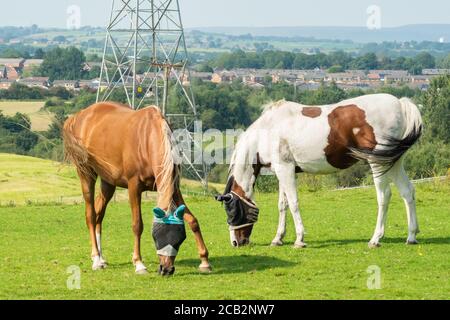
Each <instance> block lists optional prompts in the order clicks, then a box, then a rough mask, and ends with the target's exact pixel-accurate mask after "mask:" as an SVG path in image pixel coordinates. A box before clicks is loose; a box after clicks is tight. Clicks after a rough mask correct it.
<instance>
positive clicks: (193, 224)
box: [184, 212, 212, 272]
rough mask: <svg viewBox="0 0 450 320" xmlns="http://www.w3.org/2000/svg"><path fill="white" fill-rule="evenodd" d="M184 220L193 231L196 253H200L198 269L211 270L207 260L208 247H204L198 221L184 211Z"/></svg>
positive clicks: (201, 270) (202, 270)
mask: <svg viewBox="0 0 450 320" xmlns="http://www.w3.org/2000/svg"><path fill="white" fill-rule="evenodd" d="M184 220H185V221H186V222H187V223H188V224H189V227H190V228H191V230H192V232H193V233H194V237H195V242H196V244H197V249H198V253H199V255H200V261H201V263H200V266H199V267H198V268H199V271H200V272H211V270H212V268H211V265H210V264H209V260H208V256H209V253H208V249H207V248H206V244H205V241H204V240H203V235H202V232H201V231H200V224H199V223H198V220H197V218H196V217H194V215H193V214H192V213H190V212H186V213H185V214H184Z"/></svg>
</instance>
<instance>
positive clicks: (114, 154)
mask: <svg viewBox="0 0 450 320" xmlns="http://www.w3.org/2000/svg"><path fill="white" fill-rule="evenodd" d="M63 137H64V147H65V154H66V158H67V159H68V160H70V161H71V162H72V163H73V164H74V165H75V166H76V168H77V172H78V176H79V178H80V181H81V188H82V192H83V197H84V200H85V204H86V208H85V211H86V224H87V226H88V229H89V235H90V240H91V246H92V252H91V257H92V260H93V265H92V268H93V269H94V270H97V269H102V268H105V267H106V262H105V260H104V258H103V256H102V246H101V234H102V221H103V218H104V216H105V211H106V207H107V205H108V202H109V201H110V200H111V198H112V197H113V195H114V192H115V189H116V187H117V186H118V187H122V188H127V189H128V195H129V202H130V205H131V211H132V229H133V232H134V236H135V238H134V252H133V258H132V261H133V263H134V265H135V268H136V273H138V274H144V273H146V269H147V268H146V267H145V265H144V263H143V262H142V257H141V235H142V232H143V228H144V226H143V221H142V214H141V194H142V192H144V191H158V201H157V202H158V207H159V208H162V209H163V210H164V211H173V210H174V209H175V208H177V207H180V206H182V205H184V204H185V203H184V200H183V197H182V195H181V192H180V188H179V165H178V164H177V163H176V158H175V157H176V154H175V152H174V150H175V146H174V144H173V140H172V132H171V130H170V128H169V125H168V123H167V122H166V120H165V119H164V117H163V115H162V113H161V111H160V110H159V108H157V107H154V106H152V107H148V108H145V109H142V110H139V111H135V110H132V109H131V108H130V107H128V106H125V105H121V104H118V103H114V102H102V103H97V104H94V105H92V106H90V107H88V108H86V109H84V110H82V111H80V112H79V113H77V114H75V115H74V116H72V117H70V118H69V119H68V120H67V121H66V122H65V124H64V129H63ZM97 177H100V179H101V185H100V193H99V194H98V196H97V198H94V193H95V183H96V180H97ZM184 220H185V221H186V222H187V223H188V224H189V226H190V228H191V229H192V231H193V233H194V235H195V240H196V243H197V248H198V251H199V254H200V259H201V264H200V267H199V268H200V271H208V270H210V265H209V262H208V250H207V248H206V245H205V243H204V241H203V237H202V234H201V231H200V226H199V223H198V221H197V219H196V218H195V217H194V215H193V214H192V213H191V212H190V211H189V209H188V208H187V207H186V211H185V214H184ZM173 263H174V257H172V258H171V259H170V258H168V257H161V256H160V265H161V267H163V268H165V269H171V268H173Z"/></svg>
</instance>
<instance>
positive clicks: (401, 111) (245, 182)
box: [218, 94, 422, 248]
mask: <svg viewBox="0 0 450 320" xmlns="http://www.w3.org/2000/svg"><path fill="white" fill-rule="evenodd" d="M421 132H422V118H421V115H420V112H419V110H418V108H417V107H416V106H415V105H414V104H413V103H412V102H411V101H410V100H409V99H407V98H403V99H400V100H399V99H397V98H395V97H393V96H391V95H387V94H376V95H366V96H362V97H358V98H355V99H350V100H346V101H342V102H340V103H337V104H333V105H326V106H320V107H319V106H305V105H301V104H297V103H294V102H286V101H280V102H277V103H274V104H272V105H269V106H267V107H266V108H265V111H264V112H263V114H262V115H261V117H260V118H259V119H258V120H257V121H256V122H255V123H253V124H252V125H251V126H250V127H249V129H248V130H247V131H246V132H245V133H244V134H242V136H241V137H240V139H239V141H238V143H237V145H236V149H235V151H234V154H233V157H232V162H231V165H230V173H229V180H228V184H227V188H226V190H225V193H224V195H222V196H219V197H218V200H219V201H224V202H225V209H226V211H227V214H228V224H229V226H230V237H231V242H232V244H233V245H234V246H239V245H245V244H247V243H249V240H250V239H249V238H250V235H251V232H252V228H253V224H254V223H255V222H256V218H257V214H258V209H257V207H256V205H255V203H254V202H253V200H252V197H253V188H254V184H255V181H256V179H257V177H258V175H259V173H260V170H261V169H262V168H263V167H267V168H270V169H271V170H272V171H273V172H274V173H275V175H276V176H277V178H278V180H279V203H278V208H279V224H278V231H277V234H276V236H275V238H274V239H273V241H272V245H282V244H283V242H282V240H283V237H284V236H285V233H286V209H287V207H289V208H290V210H291V212H292V216H293V218H294V223H295V229H296V233H297V240H296V242H295V247H297V248H301V247H304V246H305V243H304V227H303V222H302V219H301V217H300V211H299V208H298V198H297V190H296V182H295V180H296V179H295V173H296V172H297V173H298V172H307V173H312V174H328V173H333V172H336V171H338V170H341V169H346V168H349V167H350V166H352V165H353V164H355V163H356V162H357V161H358V160H365V161H367V162H368V163H369V164H370V166H371V169H372V172H373V176H374V182H375V187H376V191H377V199H378V219H377V223H376V228H375V233H374V234H373V237H372V239H371V240H370V242H369V246H370V247H377V246H379V245H380V239H381V238H382V237H383V235H384V226H385V222H386V214H387V208H388V204H389V200H390V198H391V189H390V182H391V181H392V182H394V183H395V184H396V186H397V187H398V189H399V191H400V195H401V196H402V198H403V199H404V201H405V205H406V212H407V218H408V239H407V243H408V244H415V243H417V241H416V234H417V233H418V232H419V229H418V224H417V217H416V204H415V192H414V187H413V185H412V184H411V182H410V181H409V179H408V177H407V175H406V173H405V170H404V168H403V155H404V154H405V152H406V151H407V150H408V149H409V148H410V147H411V146H412V145H413V144H414V143H415V142H416V141H417V140H418V139H419V137H420V135H421Z"/></svg>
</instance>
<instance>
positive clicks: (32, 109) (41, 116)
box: [0, 101, 52, 131]
mask: <svg viewBox="0 0 450 320" xmlns="http://www.w3.org/2000/svg"><path fill="white" fill-rule="evenodd" d="M43 106H44V102H43V101H0V111H1V112H2V113H3V114H4V115H7V116H13V115H15V114H16V113H17V112H20V113H23V114H26V115H28V116H29V117H30V120H31V130H33V131H46V130H47V129H48V126H49V125H50V124H51V123H52V114H51V113H49V112H46V111H42V107H43Z"/></svg>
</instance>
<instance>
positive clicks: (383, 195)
mask: <svg viewBox="0 0 450 320" xmlns="http://www.w3.org/2000/svg"><path fill="white" fill-rule="evenodd" d="M391 170H392V169H391ZM372 171H373V172H374V179H373V180H374V183H375V188H376V191H377V202H378V217H377V224H376V227H375V232H374V234H373V236H372V239H371V240H370V241H369V248H376V247H379V246H381V244H380V239H381V238H383V236H384V228H385V225H386V218H387V211H388V206H389V202H390V200H391V195H392V193H391V187H390V185H389V183H390V174H391V171H389V172H386V173H385V174H383V175H381V176H379V175H378V174H377V173H376V172H377V171H379V170H378V168H377V167H376V166H372Z"/></svg>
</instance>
